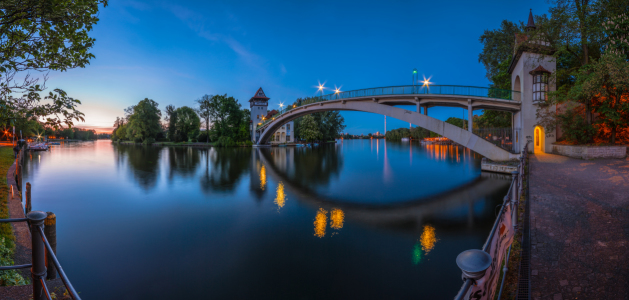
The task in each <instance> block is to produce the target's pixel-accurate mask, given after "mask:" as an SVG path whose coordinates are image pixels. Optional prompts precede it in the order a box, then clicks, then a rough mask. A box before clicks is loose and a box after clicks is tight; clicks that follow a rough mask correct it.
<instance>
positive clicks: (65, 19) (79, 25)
mask: <svg viewBox="0 0 629 300" xmlns="http://www.w3.org/2000/svg"><path fill="white" fill-rule="evenodd" d="M101 4H102V5H103V6H106V5H107V0H83V1H71V0H50V1H40V0H3V1H1V2H0V56H1V57H2V60H0V123H2V124H8V125H12V124H14V122H15V120H17V119H24V118H26V119H28V118H32V117H34V118H37V119H39V118H43V120H44V122H45V123H46V124H47V125H50V126H53V127H59V126H60V125H61V124H62V123H65V124H66V125H68V126H72V125H73V124H74V123H73V122H74V121H75V120H76V121H83V113H81V112H79V111H78V110H77V109H76V106H77V105H78V104H80V103H81V102H80V101H79V100H77V99H74V98H72V97H69V96H68V95H67V93H66V92H65V91H63V90H61V89H55V90H54V91H53V92H49V93H48V95H47V96H43V97H42V95H40V93H41V92H43V91H44V90H45V89H46V86H45V82H46V79H47V76H46V75H44V76H43V78H38V77H32V76H31V74H29V73H28V72H29V71H40V72H46V71H51V70H52V71H66V70H68V69H72V68H77V67H81V68H82V67H85V65H87V64H88V63H89V60H90V59H91V58H93V57H94V55H93V54H92V53H90V52H89V50H90V48H91V47H92V46H93V45H94V39H93V38H91V37H90V36H89V34H88V33H89V31H90V30H91V29H92V26H93V25H94V24H96V22H97V21H98V17H97V14H98V9H99V5H101ZM16 78H20V80H18V79H16ZM40 79H43V80H42V81H43V84H40V83H39V81H40ZM42 100H46V102H47V103H46V104H44V105H42V104H41V102H42Z"/></svg>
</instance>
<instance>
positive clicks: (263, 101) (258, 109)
mask: <svg viewBox="0 0 629 300" xmlns="http://www.w3.org/2000/svg"><path fill="white" fill-rule="evenodd" d="M269 99H271V98H269V97H267V96H266V95H265V94H264V91H263V90H262V88H259V89H258V91H257V92H256V93H255V95H254V96H253V97H251V99H249V106H250V108H251V123H252V128H251V129H252V130H251V141H252V142H254V143H255V141H256V140H257V139H258V136H254V135H257V134H258V133H256V131H255V128H256V126H258V125H260V124H262V122H264V121H265V120H268V119H270V118H273V116H274V115H276V114H277V113H278V111H277V110H271V111H267V108H268V106H269ZM294 131H295V124H294V123H293V121H290V122H288V123H286V124H284V125H283V126H282V127H280V128H279V129H278V130H277V131H276V132H275V133H274V134H273V137H272V138H271V144H284V143H294V142H295V134H294Z"/></svg>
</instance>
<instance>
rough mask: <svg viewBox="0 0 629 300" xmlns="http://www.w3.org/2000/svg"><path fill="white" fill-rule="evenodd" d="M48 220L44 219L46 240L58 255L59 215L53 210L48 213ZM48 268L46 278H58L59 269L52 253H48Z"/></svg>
mask: <svg viewBox="0 0 629 300" xmlns="http://www.w3.org/2000/svg"><path fill="white" fill-rule="evenodd" d="M46 214H47V216H46V220H45V221H44V225H46V227H44V235H46V240H48V244H50V248H52V252H54V254H55V255H57V216H55V214H54V213H52V212H47V213H46ZM46 269H47V270H48V273H47V276H46V279H55V278H57V269H56V268H55V264H53V263H52V257H51V254H50V253H47V255H46Z"/></svg>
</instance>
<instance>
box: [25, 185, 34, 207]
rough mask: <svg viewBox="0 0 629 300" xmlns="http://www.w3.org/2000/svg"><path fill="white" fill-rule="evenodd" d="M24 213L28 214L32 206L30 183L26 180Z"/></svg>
mask: <svg viewBox="0 0 629 300" xmlns="http://www.w3.org/2000/svg"><path fill="white" fill-rule="evenodd" d="M25 206H26V208H25V209H26V214H28V213H29V212H31V210H32V209H33V207H32V206H31V183H30V182H27V183H26V205H25Z"/></svg>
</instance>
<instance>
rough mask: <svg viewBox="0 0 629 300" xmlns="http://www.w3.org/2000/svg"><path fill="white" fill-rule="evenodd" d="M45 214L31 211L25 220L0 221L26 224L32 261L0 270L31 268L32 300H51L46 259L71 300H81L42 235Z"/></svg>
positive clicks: (1, 221) (1, 220)
mask: <svg viewBox="0 0 629 300" xmlns="http://www.w3.org/2000/svg"><path fill="white" fill-rule="evenodd" d="M46 217H47V214H46V213H45V212H43V211H38V210H36V211H31V212H29V213H28V214H27V215H26V218H21V219H0V223H9V222H28V224H29V227H30V230H31V243H32V244H31V245H32V248H33V249H32V260H31V264H27V265H13V266H2V267H0V270H15V269H25V268H31V277H32V279H33V300H44V299H48V300H52V297H51V296H50V292H49V291H48V287H47V286H46V280H45V278H46V271H47V269H46V257H48V258H49V259H50V260H51V261H52V264H54V266H55V267H56V268H57V271H58V272H59V277H61V280H62V281H63V284H64V285H65V286H66V289H67V290H68V293H69V294H70V296H71V297H72V299H75V300H77V299H81V298H80V297H79V294H78V293H77V292H76V290H75V289H74V287H73V286H72V284H71V283H70V280H69V279H68V276H67V275H66V273H65V272H64V271H63V269H62V268H61V264H60V263H59V260H58V259H57V256H56V255H55V253H54V251H53V250H52V247H50V243H49V242H48V239H47V238H46V235H45V234H44V220H46Z"/></svg>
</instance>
